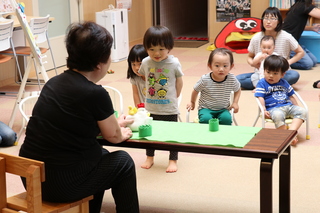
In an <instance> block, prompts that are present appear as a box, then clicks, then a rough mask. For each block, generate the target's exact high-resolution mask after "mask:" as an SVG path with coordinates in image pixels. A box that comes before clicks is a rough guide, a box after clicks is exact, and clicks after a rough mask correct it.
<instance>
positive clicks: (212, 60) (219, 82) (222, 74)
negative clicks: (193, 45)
mask: <svg viewBox="0 0 320 213" xmlns="http://www.w3.org/2000/svg"><path fill="white" fill-rule="evenodd" d="M233 66H234V60H233V55H232V52H231V51H230V50H228V49H226V48H217V49H215V50H214V51H212V52H211V54H210V56H209V60H208V67H209V69H210V70H211V72H210V73H207V74H205V75H203V76H201V78H200V80H199V81H198V82H197V83H196V84H195V85H194V87H193V89H194V90H193V91H192V94H191V101H190V103H188V104H187V110H188V111H190V110H193V109H194V108H195V102H196V99H197V97H198V93H200V98H199V107H198V110H199V111H198V118H199V122H200V123H209V120H210V119H212V118H218V119H219V124H224V125H231V124H232V117H231V114H230V112H229V110H230V109H232V108H233V109H234V113H237V112H238V110H239V106H238V101H239V97H240V93H241V88H240V83H239V81H238V80H237V79H236V77H235V76H234V74H232V73H230V70H231V69H232V68H233ZM232 91H233V92H234V100H233V103H232V104H231V105H230V93H231V92H232Z"/></svg>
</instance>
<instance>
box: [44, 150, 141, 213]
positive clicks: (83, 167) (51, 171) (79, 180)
mask: <svg viewBox="0 0 320 213" xmlns="http://www.w3.org/2000/svg"><path fill="white" fill-rule="evenodd" d="M108 189H111V190H112V195H113V198H114V201H115V203H116V209H117V212H118V213H120V212H121V213H127V212H139V202H138V194H137V186H136V171H135V165H134V161H133V160H132V158H131V157H130V155H129V154H128V153H127V152H125V151H115V152H111V153H108V152H107V151H105V149H102V156H101V159H100V161H99V163H98V164H97V165H95V167H92V165H91V162H86V163H84V162H79V165H75V166H74V167H70V169H55V168H48V167H47V168H46V181H45V182H44V183H43V184H42V196H43V200H46V201H50V202H70V201H76V200H79V199H82V198H84V197H87V196H89V195H94V198H93V200H92V201H90V203H89V208H90V213H100V208H101V203H102V200H103V194H104V191H105V190H108Z"/></svg>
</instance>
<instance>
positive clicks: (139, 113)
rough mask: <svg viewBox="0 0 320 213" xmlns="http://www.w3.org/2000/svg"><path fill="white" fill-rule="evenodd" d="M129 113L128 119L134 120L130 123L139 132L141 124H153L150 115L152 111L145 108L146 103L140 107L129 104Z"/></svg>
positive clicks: (132, 128)
mask: <svg viewBox="0 0 320 213" xmlns="http://www.w3.org/2000/svg"><path fill="white" fill-rule="evenodd" d="M128 114H129V115H127V116H126V120H134V122H133V123H132V124H129V125H128V127H129V128H130V129H131V130H132V131H133V132H138V131H139V127H140V126H141V125H151V122H152V117H150V113H149V112H148V111H147V110H146V109H145V108H144V105H140V106H139V108H138V109H137V108H136V107H132V106H129V113H128Z"/></svg>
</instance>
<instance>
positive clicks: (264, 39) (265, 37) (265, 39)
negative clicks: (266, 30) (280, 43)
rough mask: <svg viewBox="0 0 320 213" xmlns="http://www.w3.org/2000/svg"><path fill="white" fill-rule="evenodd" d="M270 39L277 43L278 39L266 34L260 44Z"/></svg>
mask: <svg viewBox="0 0 320 213" xmlns="http://www.w3.org/2000/svg"><path fill="white" fill-rule="evenodd" d="M269 40H272V41H273V44H275V43H276V40H275V39H274V38H273V36H270V35H265V36H263V37H262V39H261V41H260V44H261V43H262V42H263V41H269Z"/></svg>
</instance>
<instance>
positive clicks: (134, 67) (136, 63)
mask: <svg viewBox="0 0 320 213" xmlns="http://www.w3.org/2000/svg"><path fill="white" fill-rule="evenodd" d="M141 63H142V62H141V61H134V62H131V69H132V70H133V72H134V73H135V74H136V75H137V76H142V75H141V74H140V73H139V72H138V71H139V69H140V66H141Z"/></svg>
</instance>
